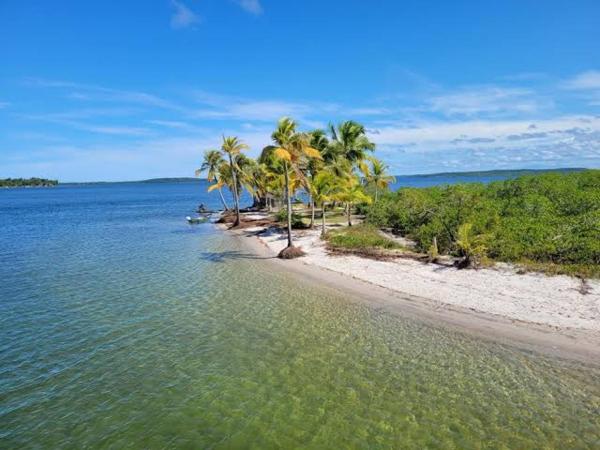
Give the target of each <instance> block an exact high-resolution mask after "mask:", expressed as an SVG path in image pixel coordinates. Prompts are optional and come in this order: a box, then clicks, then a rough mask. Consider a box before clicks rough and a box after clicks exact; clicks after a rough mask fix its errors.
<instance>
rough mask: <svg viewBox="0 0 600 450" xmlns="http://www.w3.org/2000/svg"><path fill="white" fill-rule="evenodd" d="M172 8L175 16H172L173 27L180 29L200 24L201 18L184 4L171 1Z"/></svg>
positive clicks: (175, 0)
mask: <svg viewBox="0 0 600 450" xmlns="http://www.w3.org/2000/svg"><path fill="white" fill-rule="evenodd" d="M171 6H172V7H173V8H174V12H173V15H172V16H171V27H173V28H175V29H180V28H187V27H189V26H192V25H194V24H197V23H200V16H198V15H197V14H196V13H195V12H194V11H192V10H191V9H190V8H188V7H187V6H186V5H185V4H184V3H182V2H179V1H177V0H171Z"/></svg>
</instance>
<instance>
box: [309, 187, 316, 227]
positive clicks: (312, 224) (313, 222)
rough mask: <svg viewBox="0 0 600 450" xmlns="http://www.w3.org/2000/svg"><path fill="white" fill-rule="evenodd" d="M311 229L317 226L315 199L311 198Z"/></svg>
mask: <svg viewBox="0 0 600 450" xmlns="http://www.w3.org/2000/svg"><path fill="white" fill-rule="evenodd" d="M310 210H311V211H310V227H311V228H313V227H314V226H315V199H314V198H313V197H312V195H311V196H310Z"/></svg>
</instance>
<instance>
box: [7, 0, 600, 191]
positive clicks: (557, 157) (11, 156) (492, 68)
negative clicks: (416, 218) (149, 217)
mask: <svg viewBox="0 0 600 450" xmlns="http://www.w3.org/2000/svg"><path fill="white" fill-rule="evenodd" d="M599 23H600V1H598V0H592V1H586V0H570V1H553V0H545V1H544V2H541V1H537V0H535V1H530V0H514V1H512V0H505V1H502V2H499V1H460V0H455V1H452V2H449V1H427V0H420V1H416V0H415V1H408V0H406V1H398V0H371V1H366V0H362V1H359V0H346V1H335V0H328V1H326V0H320V1H318V0H302V1H298V0H297V1H289V0H287V1H286V0H151V1H149V0H143V1H142V0H121V1H118V2H117V1H92V0H89V1H84V2H82V1H80V0H70V1H68V0H52V1H48V0H40V1H33V0H0V178H4V177H30V176H39V177H47V178H55V179H59V180H60V181H65V182H66V181H100V180H104V181H116V180H136V179H146V178H153V177H181V176H193V174H194V170H195V169H196V168H197V167H198V166H199V165H200V164H201V161H202V154H203V152H204V150H206V149H211V148H217V147H218V146H219V142H220V140H221V136H222V135H237V136H239V137H240V138H241V139H242V140H243V141H245V142H246V143H248V144H249V145H250V147H251V150H250V151H249V154H250V155H252V156H256V155H257V154H258V153H259V152H260V150H261V149H262V148H263V147H264V146H265V145H268V144H269V143H270V134H271V132H272V130H273V128H274V127H275V125H276V122H277V120H278V119H279V118H280V117H282V116H291V117H293V118H295V119H297V121H298V123H299V126H300V128H301V129H302V130H310V129H314V128H324V127H326V126H327V125H328V124H329V123H334V124H336V123H339V122H341V121H343V120H349V119H352V120H356V121H359V122H361V123H363V124H364V125H365V127H366V128H367V130H368V135H369V137H370V138H371V139H372V140H373V141H374V142H375V143H376V144H377V151H376V155H378V156H379V157H380V158H381V159H383V160H384V161H385V162H386V163H387V164H389V166H390V172H392V173H394V174H398V175H401V174H415V173H435V172H448V171H471V170H490V169H517V168H557V167H590V168H600V26H598V24H599Z"/></svg>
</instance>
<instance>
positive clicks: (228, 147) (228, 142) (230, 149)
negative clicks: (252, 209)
mask: <svg viewBox="0 0 600 450" xmlns="http://www.w3.org/2000/svg"><path fill="white" fill-rule="evenodd" d="M247 148H248V146H247V145H246V144H244V143H242V142H241V141H240V140H239V139H238V138H237V137H236V136H229V137H225V136H223V144H222V145H221V151H222V152H223V153H225V154H226V155H227V156H228V158H229V166H230V167H231V178H232V182H233V200H234V202H235V222H234V223H233V226H234V227H237V226H238V225H239V224H240V196H239V186H238V165H237V164H236V162H235V161H234V158H235V157H236V156H237V155H239V154H240V153H241V152H242V150H245V149H247Z"/></svg>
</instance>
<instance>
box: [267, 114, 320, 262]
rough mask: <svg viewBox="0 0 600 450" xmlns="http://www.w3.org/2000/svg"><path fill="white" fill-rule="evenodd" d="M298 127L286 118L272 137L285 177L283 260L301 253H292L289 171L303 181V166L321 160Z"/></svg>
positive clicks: (274, 151)
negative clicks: (286, 235) (313, 160)
mask: <svg viewBox="0 0 600 450" xmlns="http://www.w3.org/2000/svg"><path fill="white" fill-rule="evenodd" d="M296 127H297V125H296V122H295V121H294V120H292V119H290V118H289V117H284V118H282V119H280V120H279V122H278V124H277V129H276V130H275V131H274V132H273V134H272V135H271V139H273V142H274V143H275V145H276V146H277V148H275V150H273V156H274V157H276V158H278V159H279V160H281V161H282V163H283V173H284V177H285V197H286V203H287V232H288V245H287V247H286V248H285V249H283V250H282V251H281V252H280V253H279V256H280V257H281V258H289V257H295V256H299V252H297V251H296V252H294V251H290V249H293V248H294V245H293V242H292V192H291V190H290V173H289V171H290V170H292V171H293V172H294V173H295V175H296V176H297V177H298V178H299V179H303V178H304V174H303V173H302V171H301V165H302V164H303V163H304V162H306V160H307V159H309V158H317V159H321V154H320V153H319V151H318V150H316V149H314V148H312V147H311V146H310V137H309V136H308V135H307V134H306V133H299V132H298V131H296Z"/></svg>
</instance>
